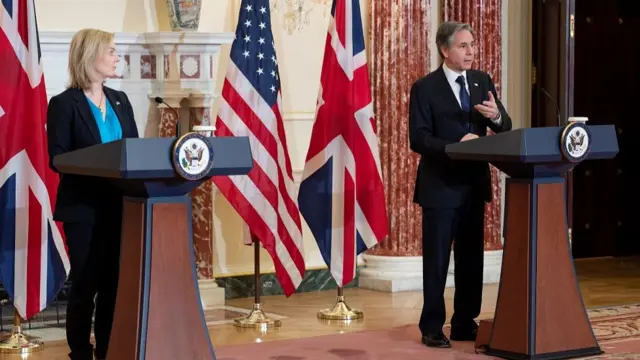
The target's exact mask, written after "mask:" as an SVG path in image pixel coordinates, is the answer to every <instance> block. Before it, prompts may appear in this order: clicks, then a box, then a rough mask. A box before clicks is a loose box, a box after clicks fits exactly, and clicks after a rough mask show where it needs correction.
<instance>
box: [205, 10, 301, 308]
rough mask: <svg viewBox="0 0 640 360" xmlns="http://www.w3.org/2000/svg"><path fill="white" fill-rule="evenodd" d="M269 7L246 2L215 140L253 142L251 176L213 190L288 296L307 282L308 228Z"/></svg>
mask: <svg viewBox="0 0 640 360" xmlns="http://www.w3.org/2000/svg"><path fill="white" fill-rule="evenodd" d="M281 111H282V99H281V94H280V76H279V73H278V60H277V58H276V49H275V45H274V41H273V34H272V32H271V18H270V11H269V0H242V3H241V5H240V14H239V17H238V25H237V27H236V33H235V40H234V41H233V44H232V45H231V58H230V62H229V67H228V69H227V75H226V78H225V80H224V84H223V87H222V97H221V98H220V108H219V111H218V117H217V119H216V136H247V137H249V142H250V145H251V152H252V155H253V169H252V170H251V171H250V172H249V174H248V175H246V176H216V177H214V179H213V182H214V183H215V184H216V186H217V187H218V189H219V190H220V192H221V193H222V194H223V195H224V196H225V197H226V198H227V200H228V201H229V203H231V205H232V206H233V207H234V208H235V209H236V211H237V212H238V214H239V215H240V217H242V219H243V220H244V222H245V223H246V224H247V226H248V227H249V230H250V232H251V233H252V234H253V235H254V236H255V237H256V238H257V239H258V240H259V241H260V243H261V244H262V246H263V247H264V248H265V249H266V250H267V252H268V253H269V255H270V256H271V258H272V259H273V263H274V265H275V270H276V277H277V278H278V282H279V283H280V285H281V286H282V289H283V291H284V293H285V295H287V296H289V295H291V294H293V293H294V292H295V290H296V289H297V288H298V286H299V285H300V283H301V282H302V279H303V278H304V272H305V263H304V249H303V244H302V223H301V220H300V212H299V210H298V205H297V204H296V202H295V184H294V182H293V174H292V170H291V161H290V159H289V150H288V149H287V139H286V136H285V131H284V123H283V121H282V113H281Z"/></svg>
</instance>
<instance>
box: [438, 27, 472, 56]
mask: <svg viewBox="0 0 640 360" xmlns="http://www.w3.org/2000/svg"><path fill="white" fill-rule="evenodd" d="M460 30H467V31H468V32H470V33H471V35H473V37H474V38H475V37H476V35H475V34H474V33H473V29H471V25H469V24H466V23H461V22H457V21H445V22H443V23H442V24H440V26H439V27H438V32H437V33H436V46H437V47H438V53H439V54H440V57H443V58H444V56H443V55H442V51H441V50H440V48H441V47H443V46H445V47H447V48H450V47H451V44H453V39H454V38H455V36H456V33H457V32H458V31H460Z"/></svg>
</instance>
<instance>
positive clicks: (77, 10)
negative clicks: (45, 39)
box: [35, 0, 530, 277]
mask: <svg viewBox="0 0 640 360" xmlns="http://www.w3.org/2000/svg"><path fill="white" fill-rule="evenodd" d="M376 1H382V0H376ZM504 1H505V6H504V9H503V15H504V16H503V17H504V19H503V28H504V29H505V35H506V36H505V40H503V47H504V54H503V55H504V56H505V60H504V61H505V63H504V65H503V71H505V74H504V76H503V79H504V80H505V81H506V84H505V85H506V86H505V88H506V90H507V91H506V93H505V96H504V97H505V105H506V106H507V109H508V111H509V112H510V114H511V115H512V118H513V119H514V126H515V127H521V126H526V124H528V123H529V122H528V118H529V116H528V113H529V110H528V109H529V105H528V98H529V91H528V89H529V87H530V85H529V75H527V74H528V73H529V72H528V68H529V67H530V62H529V61H528V59H529V57H530V56H529V53H528V41H527V40H526V39H530V35H529V33H530V32H529V30H528V27H529V26H528V24H529V21H528V17H529V14H530V9H529V8H528V7H527V6H526V5H523V4H524V3H528V2H524V1H521V0H504ZM310 2H311V1H310ZM432 2H433V3H434V4H433V6H434V8H436V6H437V4H438V0H432ZM35 3H36V8H37V11H38V23H39V27H40V31H75V30H78V29H81V28H84V27H97V28H101V29H104V30H109V31H114V32H145V31H169V30H170V28H169V21H168V20H167V16H168V14H167V10H166V7H165V0H35ZM369 3H370V0H361V6H362V9H361V10H362V16H363V20H364V25H365V29H366V28H368V21H367V19H368V11H369V10H368V6H369ZM239 4H240V1H239V0H203V9H202V15H201V24H200V31H206V32H232V31H234V30H235V23H236V19H237V16H238V8H239ZM431 13H432V15H431V17H432V19H433V20H434V22H435V21H438V16H437V15H438V11H432V12H431ZM61 14H65V15H64V16H61ZM328 15H329V14H328V9H326V10H325V8H324V7H322V6H316V8H315V9H314V10H313V12H312V13H311V17H310V24H309V25H308V26H307V27H306V28H305V29H304V31H302V32H299V33H294V34H288V33H287V32H286V31H285V30H284V29H283V27H282V25H283V23H282V17H281V16H282V14H281V13H278V12H276V13H274V14H273V16H272V17H273V32H274V37H275V43H276V51H277V54H278V60H279V65H280V76H281V79H282V93H283V107H284V109H283V112H284V116H283V117H284V119H285V128H286V131H287V141H288V146H289V150H290V157H291V161H292V166H293V172H294V177H295V178H296V180H297V181H298V180H299V177H300V175H301V172H302V168H303V166H304V158H305V155H306V149H307V145H308V143H309V138H310V134H311V126H312V124H313V116H314V112H315V103H316V96H317V91H318V84H319V79H320V68H321V63H322V55H323V51H324V42H325V39H326V34H327V26H328V22H329V18H328ZM436 26H437V23H434V25H433V29H434V30H433V32H434V33H435V28H436ZM367 33H368V31H366V30H365V34H367ZM368 41H369V39H367V44H368ZM228 54H229V48H228V47H224V48H223V51H222V54H221V57H220V59H221V64H220V68H219V69H218V72H219V73H218V89H220V88H221V84H222V80H223V78H224V72H225V68H226V64H227V58H228ZM433 63H435V61H433ZM45 76H46V74H45ZM215 110H216V106H215V105H214V112H215ZM214 210H215V215H214V241H215V248H214V265H215V275H216V276H217V277H219V276H229V275H239V274H252V273H253V250H252V249H251V248H250V247H247V246H244V245H242V239H243V237H244V236H246V234H245V233H244V228H243V226H242V222H241V221H240V218H239V217H238V216H237V215H236V213H235V211H234V210H233V209H232V208H231V207H230V205H229V203H228V202H227V201H226V200H225V199H224V198H223V197H222V196H220V195H219V194H218V195H216V197H215V199H214ZM303 227H304V229H303V237H304V239H305V240H304V246H305V258H306V263H307V268H308V269H313V268H321V267H325V265H324V263H323V261H322V259H321V257H320V254H319V252H318V250H317V247H316V245H315V241H314V240H313V237H312V236H311V233H310V232H309V230H308V228H307V226H306V224H304V223H303ZM261 262H262V267H261V268H262V272H271V271H273V263H272V262H271V259H270V258H269V256H268V255H267V254H266V252H264V251H263V252H262V256H261Z"/></svg>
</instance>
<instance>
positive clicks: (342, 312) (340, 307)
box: [318, 286, 364, 320]
mask: <svg viewBox="0 0 640 360" xmlns="http://www.w3.org/2000/svg"><path fill="white" fill-rule="evenodd" d="M363 317H364V313H363V312H362V311H360V310H357V309H351V308H350V307H349V305H347V303H346V302H345V301H344V291H343V287H342V286H338V300H337V302H336V304H335V305H334V306H333V308H331V309H323V310H320V311H318V318H319V319H322V320H358V319H362V318H363Z"/></svg>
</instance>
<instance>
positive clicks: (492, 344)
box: [485, 177, 602, 359]
mask: <svg viewBox="0 0 640 360" xmlns="http://www.w3.org/2000/svg"><path fill="white" fill-rule="evenodd" d="M506 208H507V209H508V212H507V214H506V219H505V221H506V229H505V245H504V253H503V260H502V271H501V278H500V288H499V290H498V302H497V304H496V312H495V318H494V321H493V324H492V326H491V333H490V336H489V338H488V339H489V340H488V346H487V349H488V351H487V354H489V355H493V356H497V357H502V358H505V359H569V358H575V357H581V356H587V355H598V354H601V353H602V351H601V349H600V347H599V346H598V342H597V340H596V338H595V335H594V334H593V330H592V329H591V324H590V322H589V317H588V315H587V312H586V311H585V308H584V304H583V301H582V296H581V293H580V289H579V288H578V282H577V279H576V275H575V270H574V266H573V259H572V257H571V252H570V247H569V240H568V237H567V223H566V205H565V191H564V178H560V177H558V178H542V179H533V180H532V179H528V180H517V179H507V191H506ZM485 328H486V326H485Z"/></svg>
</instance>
